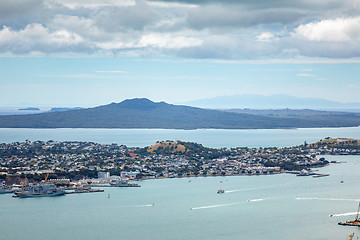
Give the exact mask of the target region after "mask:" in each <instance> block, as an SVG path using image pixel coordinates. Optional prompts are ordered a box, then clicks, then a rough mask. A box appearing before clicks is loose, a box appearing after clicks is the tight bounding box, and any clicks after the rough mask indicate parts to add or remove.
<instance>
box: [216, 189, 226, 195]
mask: <svg viewBox="0 0 360 240" xmlns="http://www.w3.org/2000/svg"><path fill="white" fill-rule="evenodd" d="M216 193H217V194H221V193H225V190H224V189H219V190H217V192H216Z"/></svg>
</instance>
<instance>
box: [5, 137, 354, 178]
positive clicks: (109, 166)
mask: <svg viewBox="0 0 360 240" xmlns="http://www.w3.org/2000/svg"><path fill="white" fill-rule="evenodd" d="M211 151H213V150H212V149H208V148H206V149H205V150H203V151H202V152H196V153H191V152H187V153H176V154H175V153H170V154H164V153H159V152H157V153H156V152H147V151H144V149H139V148H135V147H126V146H124V145H117V144H98V143H92V142H56V141H48V142H42V141H36V142H30V141H26V142H21V143H19V142H18V143H11V144H5V143H4V144H0V177H1V176H3V177H1V178H2V179H5V177H4V176H5V175H8V174H13V175H14V174H15V175H29V174H30V175H34V174H38V175H41V174H46V173H47V172H50V173H54V174H55V173H62V174H61V176H62V177H61V178H59V179H60V180H61V179H71V176H74V174H75V175H79V174H80V175H82V176H83V178H91V177H92V178H95V176H94V173H95V174H98V176H97V177H98V179H111V177H114V176H115V178H116V177H124V178H125V177H126V178H128V179H144V178H145V179H146V178H161V177H166V178H171V177H184V176H214V175H215V176H216V175H239V174H256V175H258V174H275V173H281V172H284V171H286V170H298V171H300V170H302V169H308V168H310V167H314V166H323V165H325V164H327V161H326V159H324V158H318V157H317V156H319V155H326V154H359V153H360V151H359V150H358V149H347V148H345V147H343V148H340V147H337V148H329V147H327V146H322V147H320V148H308V147H306V146H305V145H301V146H297V147H289V148H277V147H269V148H244V147H239V148H230V149H229V148H222V149H216V151H217V153H218V154H217V155H216V156H214V155H211V154H210V153H211ZM87 174H92V176H89V175H87ZM67 175H68V176H67ZM110 175H113V176H110ZM69 176H70V177H69ZM60 180H59V181H60Z"/></svg>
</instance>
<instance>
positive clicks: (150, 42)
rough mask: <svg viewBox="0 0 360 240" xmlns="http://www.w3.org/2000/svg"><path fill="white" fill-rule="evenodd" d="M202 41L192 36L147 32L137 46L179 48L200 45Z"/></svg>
mask: <svg viewBox="0 0 360 240" xmlns="http://www.w3.org/2000/svg"><path fill="white" fill-rule="evenodd" d="M202 43H203V41H202V40H201V39H198V38H194V37H185V36H172V35H170V34H148V35H145V36H143V37H142V38H141V39H140V42H139V47H155V48H168V49H181V48H188V47H197V46H201V45H202Z"/></svg>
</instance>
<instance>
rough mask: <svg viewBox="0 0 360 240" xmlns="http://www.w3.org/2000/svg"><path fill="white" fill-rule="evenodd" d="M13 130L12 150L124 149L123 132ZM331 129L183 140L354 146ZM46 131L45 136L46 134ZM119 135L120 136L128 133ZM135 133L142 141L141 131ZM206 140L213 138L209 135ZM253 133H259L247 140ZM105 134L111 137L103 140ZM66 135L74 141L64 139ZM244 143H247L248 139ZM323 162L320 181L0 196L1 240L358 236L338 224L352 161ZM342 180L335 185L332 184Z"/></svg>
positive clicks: (215, 180) (350, 212) (358, 189)
mask: <svg viewBox="0 0 360 240" xmlns="http://www.w3.org/2000/svg"><path fill="white" fill-rule="evenodd" d="M20 130H23V129H20ZM20 130H19V132H17V133H16V134H17V136H18V138H17V139H16V140H15V141H24V140H25V139H29V140H49V139H53V140H59V141H62V140H65V139H63V138H66V137H69V138H70V139H66V140H82V141H96V139H103V141H104V143H107V141H108V140H111V141H110V142H118V143H121V144H126V143H123V142H121V141H122V139H126V138H125V137H124V136H123V135H122V134H125V133H124V132H126V131H124V132H121V133H122V134H119V133H117V134H115V135H116V136H115V135H113V133H111V134H110V132H107V131H105V130H95V129H93V130H89V132H87V133H86V134H85V136H92V134H94V135H96V134H95V133H96V131H98V132H99V133H100V135H101V134H103V135H102V136H93V137H92V138H88V139H86V138H85V137H79V135H80V134H79V131H77V130H76V131H74V132H72V130H62V131H60V130H61V129H50V130H46V131H49V132H46V131H45V132H41V131H38V130H31V129H30V130H29V129H27V130H26V131H24V132H21V131H20ZM333 130H334V131H325V129H317V130H316V129H312V130H311V129H310V130H309V129H307V130H306V131H305V130H302V129H300V130H268V131H270V132H271V134H270V133H268V135H267V133H266V131H265V133H264V132H262V130H261V131H260V132H261V134H259V135H257V134H254V133H249V132H247V135H246V134H245V135H241V134H240V135H241V136H238V135H237V134H238V133H237V132H236V133H234V132H231V131H232V130H222V131H221V130H219V131H218V132H216V131H215V130H204V132H202V131H200V130H199V131H200V133H199V134H200V135H202V134H204V135H207V134H208V132H210V135H207V137H204V138H208V137H209V136H211V134H214V135H213V136H217V137H216V139H215V140H214V139H212V140H211V141H208V144H206V143H203V142H202V141H200V140H199V141H198V140H196V139H197V138H198V139H199V138H201V137H199V136H196V134H194V136H193V137H192V138H191V139H189V140H190V141H197V142H200V143H202V144H204V145H206V146H209V145H210V146H215V147H216V146H226V147H232V146H237V145H238V144H235V143H232V145H227V144H226V143H228V142H230V143H231V141H230V140H229V139H232V138H233V137H234V136H235V135H236V136H237V137H236V139H239V141H238V143H244V144H239V145H241V146H246V145H247V144H245V142H246V140H247V141H249V142H250V143H255V141H256V140H257V139H260V138H261V135H263V138H265V139H267V140H266V141H263V142H261V141H260V143H258V144H259V145H262V146H266V145H268V144H270V145H271V146H276V145H277V146H282V145H292V143H293V142H294V141H295V138H298V140H297V141H299V143H297V144H302V143H303V142H304V141H308V142H312V140H311V139H313V138H315V137H316V139H315V140H314V141H316V140H318V139H319V138H324V137H327V136H330V137H354V138H360V136H359V137H357V136H358V135H359V133H360V131H359V129H358V128H349V129H333ZM335 130H336V131H335ZM4 131H5V132H6V130H0V132H1V135H0V136H1V139H0V142H7V141H8V140H6V137H7V136H5V137H4V135H3V134H4ZM27 131H30V132H27ZM31 131H33V132H31ZM52 131H54V132H53V133H51V132H52ZM63 131H64V132H65V133H64V132H63ZM84 131H85V130H84ZM109 131H112V130H109ZM128 131H129V132H128V133H129V135H131V134H134V131H135V132H136V130H128ZM139 131H140V130H139ZM141 131H145V133H146V130H141ZM158 131H159V132H160V133H159V132H157V131H155V132H156V134H160V135H161V134H164V135H165V134H166V132H162V131H169V132H170V133H171V132H172V131H173V130H158ZM213 131H215V132H216V134H215V133H212V132H213ZM226 131H229V132H227V133H229V134H227V135H226V134H225V133H226ZM247 131H248V130H247ZM249 131H251V130H249ZM257 131H259V130H255V131H254V132H257ZM283 131H285V132H283ZM342 131H343V132H342ZM39 132H40V133H41V134H40V135H39ZM85 132H86V131H85ZM104 132H105V133H104ZM150 132H151V131H150ZM174 132H176V131H174ZM7 133H9V132H7ZM12 133H13V132H12ZM70 133H72V134H73V135H71V134H70ZM76 133H77V135H78V136H76ZM91 133H92V134H91ZM195 133H198V132H195ZM106 134H109V135H111V137H104V138H103V136H104V135H106ZM148 134H149V135H151V136H150V137H149V136H148V135H147V134H144V133H143V134H138V136H137V138H140V139H146V141H143V142H141V143H139V145H138V146H141V145H142V144H144V145H148V144H147V143H146V144H145V142H147V141H150V140H151V141H153V138H155V136H152V133H148ZM156 134H155V135H156ZM176 134H185V135H187V134H188V133H177V132H176ZM222 134H224V135H222ZM316 134H317V135H316ZM170 135H171V134H170ZM190 135H191V134H190ZM190 135H187V136H190ZM19 136H21V137H19ZM71 136H73V137H74V138H73V139H71ZM119 136H120V137H119ZM178 136H179V135H176V136H175V137H178ZM249 136H256V137H254V139H251V137H249ZM271 136H274V137H273V138H271ZM22 137H25V138H24V139H22ZM55 137H57V139H56V138H55ZM172 137H173V136H170V137H169V138H170V139H171V138H172ZM80 138H81V139H80ZM129 138H131V137H129ZM243 138H247V139H243ZM116 139H118V140H116ZM166 139H168V138H166ZM281 139H283V140H281ZM114 140H116V141H114ZM157 140H162V139H157ZM181 140H187V139H181ZM205 140H206V139H205ZM11 141H14V140H10V142H11ZM131 141H134V143H135V138H133V139H132V140H129V142H128V144H127V145H129V146H132V145H135V146H136V145H137V144H129V143H130V142H131ZM96 142H99V141H96ZM100 142H101V141H100ZM254 145H256V144H254ZM250 146H251V144H250ZM326 158H327V159H328V160H330V161H331V160H337V161H341V162H343V163H340V164H330V165H329V166H326V167H324V168H320V169H318V170H319V173H328V174H330V176H328V177H322V178H312V177H297V176H295V175H290V174H281V175H270V176H226V177H197V178H181V179H156V180H155V179H154V180H146V181H140V182H139V184H140V185H141V186H142V187H141V188H106V189H105V192H102V193H101V192H100V193H91V194H71V195H65V196H59V197H51V198H30V199H15V198H12V197H11V195H9V194H6V195H0V216H1V217H0V239H8V240H15V239H16V240H18V239H38V240H45V239H54V240H64V239H84V240H85V239H86V240H93V239H94V240H95V239H110V240H112V239H114V240H115V239H131V240H140V239H141V240H143V239H147V240H153V239H154V240H155V239H156V240H169V239H173V240H183V239H189V240H202V239H204V240H220V239H221V240H234V239H258V240H263V239H264V240H288V239H294V240H300V239H301V240H307V239H308V240H310V239H311V240H321V239H347V235H349V234H351V233H353V232H354V233H355V236H360V230H359V229H358V228H354V227H345V226H339V225H338V224H337V223H338V222H340V221H346V220H353V219H354V218H355V214H356V210H357V206H358V203H359V201H360V175H359V172H360V156H326ZM341 180H343V181H344V183H340V181H341ZM220 188H222V189H224V190H225V193H224V194H216V191H217V190H218V189H220ZM108 196H109V197H108ZM249 200H250V201H249ZM330 215H333V216H332V217H330Z"/></svg>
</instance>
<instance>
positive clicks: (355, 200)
mask: <svg viewBox="0 0 360 240" xmlns="http://www.w3.org/2000/svg"><path fill="white" fill-rule="evenodd" d="M295 199H296V200H323V201H353V202H359V201H360V199H349V198H316V197H313V198H309V197H308V198H307V197H303V198H295Z"/></svg>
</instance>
